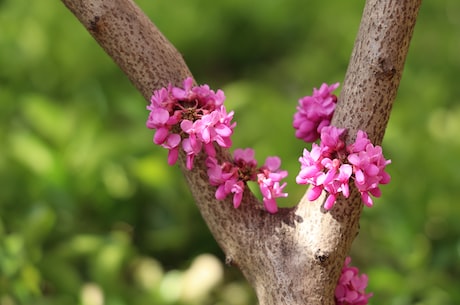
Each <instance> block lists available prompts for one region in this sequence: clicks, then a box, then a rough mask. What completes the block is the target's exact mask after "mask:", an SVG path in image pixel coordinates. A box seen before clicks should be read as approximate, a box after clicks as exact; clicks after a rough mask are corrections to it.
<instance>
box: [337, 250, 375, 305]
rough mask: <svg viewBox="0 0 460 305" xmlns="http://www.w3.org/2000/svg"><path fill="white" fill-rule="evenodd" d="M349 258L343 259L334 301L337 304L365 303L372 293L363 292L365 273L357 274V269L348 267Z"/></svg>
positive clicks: (365, 284) (362, 304) (365, 281)
mask: <svg viewBox="0 0 460 305" xmlns="http://www.w3.org/2000/svg"><path fill="white" fill-rule="evenodd" d="M350 262H351V258H350V257H347V258H346V259H345V265H344V266H343V268H342V274H341V276H340V279H339V283H338V284H337V287H336V288H335V301H336V304H337V305H366V304H367V303H368V301H369V298H370V297H372V293H368V294H366V293H365V291H364V290H365V289H366V286H367V281H368V278H367V275H366V274H362V275H359V274H358V273H359V269H358V268H356V267H350V266H349V264H350Z"/></svg>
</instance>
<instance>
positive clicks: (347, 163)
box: [296, 126, 391, 210]
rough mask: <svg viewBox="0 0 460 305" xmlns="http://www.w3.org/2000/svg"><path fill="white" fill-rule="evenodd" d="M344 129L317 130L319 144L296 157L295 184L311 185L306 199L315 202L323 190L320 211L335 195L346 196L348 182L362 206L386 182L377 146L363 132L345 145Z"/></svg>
mask: <svg viewBox="0 0 460 305" xmlns="http://www.w3.org/2000/svg"><path fill="white" fill-rule="evenodd" d="M344 137H345V129H341V128H336V127H334V126H327V127H323V128H322V129H321V143H320V145H317V144H316V143H313V144H312V148H311V152H310V151H308V150H307V149H304V152H303V156H302V157H300V158H299V161H300V164H301V168H300V172H299V174H298V175H297V177H296V182H297V183H298V184H311V185H312V187H311V188H310V189H309V190H308V192H307V198H308V199H309V200H315V199H317V198H318V197H319V196H320V195H321V192H322V191H323V190H325V191H327V193H328V194H329V196H328V198H327V199H326V201H325V203H324V208H325V209H326V210H329V209H331V208H332V207H333V205H334V203H335V201H336V199H337V196H338V195H339V194H340V193H342V195H343V196H345V197H348V196H349V195H350V189H349V182H350V179H351V180H354V182H355V185H356V187H357V188H358V190H359V192H360V193H361V199H362V201H363V202H364V204H365V205H366V206H369V207H370V206H372V205H373V201H372V198H371V197H370V196H369V194H371V195H373V196H375V197H380V195H381V193H380V189H379V184H386V183H388V182H390V175H388V173H386V172H385V167H386V165H387V164H389V163H390V162H391V161H390V160H386V159H385V158H384V157H383V154H382V148H381V147H380V146H374V145H373V144H372V143H371V142H370V140H369V139H368V138H367V134H366V133H365V132H364V131H359V132H358V135H357V138H356V141H355V142H354V143H353V144H350V145H348V146H347V145H345V141H344Z"/></svg>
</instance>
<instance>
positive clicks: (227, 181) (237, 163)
mask: <svg viewBox="0 0 460 305" xmlns="http://www.w3.org/2000/svg"><path fill="white" fill-rule="evenodd" d="M224 100H225V95H224V92H223V91H222V90H218V91H217V92H214V91H213V90H211V89H210V88H209V86H208V85H201V86H193V79H192V78H190V77H189V78H187V79H185V80H184V83H183V88H178V87H173V86H171V85H169V86H168V87H166V88H162V89H160V90H156V91H155V92H154V94H153V96H152V98H151V101H150V105H149V106H147V110H150V114H149V117H148V119H147V123H146V125H147V127H148V128H150V129H155V130H156V131H155V135H154V137H153V142H154V143H155V144H158V145H161V146H163V147H164V148H166V149H168V150H169V152H168V163H169V164H170V165H173V164H175V163H176V161H177V158H178V156H179V150H180V148H181V147H182V149H183V150H184V152H185V153H186V167H187V169H189V170H191V169H192V168H193V163H194V159H195V157H196V156H197V155H198V154H199V153H201V152H202V151H204V152H205V153H206V156H207V158H206V165H207V167H208V175H209V180H210V183H211V185H214V186H217V190H216V194H215V195H216V198H217V199H219V200H222V199H224V198H226V197H227V195H229V194H233V205H234V206H235V208H237V207H239V206H240V204H241V201H242V198H243V193H244V189H245V187H246V183H247V182H248V181H257V183H258V184H259V188H260V191H261V193H262V197H263V202H264V205H265V208H266V209H267V211H268V212H270V213H276V212H277V211H278V208H277V205H276V198H278V197H287V193H283V189H284V187H285V186H286V183H283V184H280V183H281V180H282V179H284V178H285V177H286V176H287V172H286V171H282V170H280V168H279V167H280V165H281V161H280V158H278V157H268V158H267V160H266V161H265V164H264V165H263V166H261V167H257V161H256V160H255V159H254V151H253V150H252V149H249V148H248V149H244V150H243V149H237V150H235V153H234V159H233V161H231V162H224V163H223V164H219V163H218V161H217V158H216V150H215V147H214V145H215V144H217V145H219V146H221V147H225V148H228V147H230V146H231V145H232V141H231V135H232V134H233V128H234V127H235V125H236V123H232V122H231V121H232V119H233V111H232V112H230V113H227V111H226V109H225V107H224V105H223V103H224Z"/></svg>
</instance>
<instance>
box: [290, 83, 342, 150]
mask: <svg viewBox="0 0 460 305" xmlns="http://www.w3.org/2000/svg"><path fill="white" fill-rule="evenodd" d="M338 86H339V83H335V84H333V85H330V86H329V85H327V84H322V85H321V87H320V88H319V90H318V89H316V88H314V89H313V95H312V96H304V97H303V98H301V99H299V105H298V106H297V112H296V113H295V114H294V121H293V124H292V125H293V126H294V128H295V129H296V132H295V135H296V137H297V138H299V139H301V140H304V141H305V142H314V141H316V140H317V139H318V138H319V135H320V133H321V129H322V128H323V127H325V126H328V125H329V124H330V122H331V119H332V115H333V114H334V110H335V105H336V103H337V97H336V96H335V95H334V94H332V91H334V90H335V89H337V87H338Z"/></svg>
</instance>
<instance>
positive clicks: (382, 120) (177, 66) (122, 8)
mask: <svg viewBox="0 0 460 305" xmlns="http://www.w3.org/2000/svg"><path fill="white" fill-rule="evenodd" d="M62 2H63V3H64V4H65V5H66V6H67V7H68V8H69V9H70V10H71V11H72V12H73V13H74V14H75V16H76V17H77V18H78V19H79V20H80V21H81V23H82V24H83V25H84V26H85V27H86V29H87V30H88V31H89V32H90V33H91V35H92V36H93V37H94V38H95V39H96V40H97V41H98V43H99V44H100V45H101V46H102V48H104V50H105V51H106V52H107V53H108V54H109V55H110V56H111V57H112V58H113V59H114V61H115V62H116V63H117V64H118V65H119V66H120V68H121V69H122V70H123V71H124V72H125V73H126V75H127V76H128V77H129V79H130V80H131V82H132V83H133V84H134V85H135V86H136V88H137V89H138V90H139V91H140V92H141V93H142V95H143V96H144V98H145V99H146V100H147V101H149V99H150V96H151V94H152V92H153V90H154V89H158V88H160V87H162V86H165V85H167V84H168V83H172V84H175V85H179V84H181V82H182V80H183V79H184V78H185V77H187V76H191V73H190V71H189V70H188V68H187V66H186V64H185V63H184V61H183V59H182V57H181V55H180V54H179V53H178V52H177V51H176V50H175V48H174V47H173V46H172V45H171V44H170V43H169V42H168V41H167V40H166V38H164V36H163V35H162V34H161V33H160V32H159V31H158V29H157V28H156V27H155V26H154V25H153V24H152V23H151V22H150V21H149V20H148V18H147V17H146V16H145V15H144V14H143V13H142V11H141V10H140V9H139V8H138V7H137V6H136V5H135V4H134V3H133V2H132V1H131V0H62ZM420 2H421V0H368V1H367V3H366V6H365V9H364V13H363V19H362V22H361V25H360V29H359V33H358V36H357V38H356V42H355V47H354V50H353V53H352V56H351V61H350V65H349V68H348V71H347V74H346V78H345V83H344V86H343V90H342V93H341V97H340V100H339V103H338V105H337V109H336V111H335V116H334V118H333V121H332V124H333V125H335V126H338V127H345V128H348V130H349V135H350V139H349V140H350V141H351V140H352V139H353V138H354V136H355V134H356V131H357V130H359V129H361V130H365V131H367V132H368V134H369V137H370V139H371V140H372V141H373V142H374V144H379V143H380V142H381V141H382V138H383V135H384V131H385V127H386V125H387V122H388V118H389V115H390V110H391V105H392V102H393V100H394V99H395V96H396V92H397V88H398V85H399V81H400V78H401V74H402V70H403V65H404V61H405V58H406V55H407V50H408V47H409V41H410V38H411V35H412V32H413V28H414V25H415V20H416V16H417V13H418V8H419V6H420ZM218 154H219V157H220V158H221V159H229V156H228V152H227V151H226V150H219V151H218ZM299 154H300V152H299ZM181 164H182V170H183V172H184V175H185V177H186V180H187V182H188V184H189V186H190V189H191V191H192V194H193V196H194V198H195V200H196V203H197V206H198V208H199V209H200V212H201V214H202V216H203V218H204V219H205V221H206V223H207V224H208V226H209V228H210V230H211V232H212V234H213V235H214V237H215V239H216V240H217V242H218V243H219V245H220V246H221V248H222V249H223V251H224V252H225V254H226V257H227V259H226V261H227V263H228V264H233V265H236V266H238V267H239V268H240V269H241V271H242V272H243V274H244V275H245V277H246V278H247V279H248V281H249V282H250V283H251V285H252V286H253V287H254V289H255V291H256V293H257V296H258V298H259V302H260V304H261V305H268V304H272V305H280V304H289V305H296V304H298V305H300V304H326V305H332V304H334V289H335V286H336V284H337V280H338V277H339V275H340V271H341V268H342V265H343V261H344V258H345V256H346V253H347V252H348V251H349V249H350V247H351V243H352V241H353V239H354V238H355V236H356V234H357V233H358V222H359V217H360V214H361V210H362V203H361V200H360V198H359V193H358V192H357V191H356V190H355V189H352V192H351V195H350V198H348V199H347V200H344V199H343V198H342V199H339V200H338V203H336V204H335V205H334V208H333V209H332V210H330V211H326V210H324V209H323V208H322V204H323V202H324V198H325V196H324V194H323V195H322V196H320V198H318V199H317V200H316V201H315V202H309V201H308V200H307V199H306V198H303V199H302V200H301V201H300V203H299V204H298V205H297V206H296V207H295V208H291V209H281V210H280V212H279V213H278V214H275V215H270V214H268V213H266V212H265V211H264V210H263V209H262V204H261V203H259V202H258V201H257V199H256V198H255V197H254V196H253V195H252V194H251V193H250V192H246V193H245V194H244V198H243V202H242V205H241V207H240V208H239V209H234V208H233V206H232V204H231V202H230V200H226V201H224V202H221V201H217V200H216V199H215V197H214V193H215V187H213V186H211V185H210V184H209V182H208V177H207V173H206V167H205V165H204V158H203V156H201V157H200V156H198V158H197V159H196V160H195V168H194V170H193V171H188V170H186V169H185V167H184V156H183V155H182V156H181Z"/></svg>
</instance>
